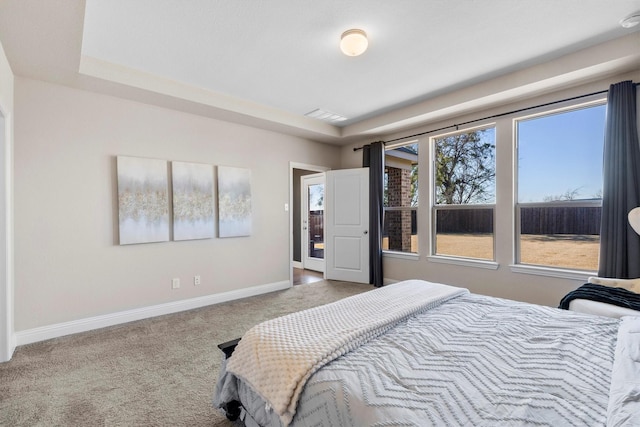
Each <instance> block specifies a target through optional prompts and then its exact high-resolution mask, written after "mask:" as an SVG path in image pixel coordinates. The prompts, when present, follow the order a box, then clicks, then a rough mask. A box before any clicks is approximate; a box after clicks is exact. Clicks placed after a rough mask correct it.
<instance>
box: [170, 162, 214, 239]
mask: <svg viewBox="0 0 640 427" xmlns="http://www.w3.org/2000/svg"><path fill="white" fill-rule="evenodd" d="M171 176H172V182H173V240H193V239H209V238H212V237H215V236H214V228H215V226H214V223H213V221H214V219H213V166H211V165H205V164H202V163H185V162H171Z"/></svg>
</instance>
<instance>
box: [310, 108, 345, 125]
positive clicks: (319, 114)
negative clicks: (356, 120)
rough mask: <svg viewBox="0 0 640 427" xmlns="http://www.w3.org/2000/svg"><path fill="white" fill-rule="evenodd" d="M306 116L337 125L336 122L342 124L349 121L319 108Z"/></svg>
mask: <svg viewBox="0 0 640 427" xmlns="http://www.w3.org/2000/svg"><path fill="white" fill-rule="evenodd" d="M305 116H307V117H311V118H312V119H318V120H322V121H323V122H329V123H336V122H342V121H345V120H347V118H346V117H343V116H341V115H339V114H334V113H330V112H328V111H324V110H321V109H320V108H317V109H315V110H313V111H311V112H309V113H307V114H305Z"/></svg>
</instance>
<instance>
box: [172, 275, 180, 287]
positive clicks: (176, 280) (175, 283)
mask: <svg viewBox="0 0 640 427" xmlns="http://www.w3.org/2000/svg"><path fill="white" fill-rule="evenodd" d="M179 287H180V279H179V278H178V277H174V278H173V279H171V289H178V288H179Z"/></svg>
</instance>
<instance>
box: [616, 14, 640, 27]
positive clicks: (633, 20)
mask: <svg viewBox="0 0 640 427" xmlns="http://www.w3.org/2000/svg"><path fill="white" fill-rule="evenodd" d="M638 24H640V12H635V13H632V14H631V15H629V16H627V17H626V18H624V19H622V20H620V25H621V26H622V28H631V27H635V26H636V25H638Z"/></svg>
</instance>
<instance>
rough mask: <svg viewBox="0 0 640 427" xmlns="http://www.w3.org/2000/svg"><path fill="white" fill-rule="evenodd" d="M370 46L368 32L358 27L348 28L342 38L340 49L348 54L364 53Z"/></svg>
mask: <svg viewBox="0 0 640 427" xmlns="http://www.w3.org/2000/svg"><path fill="white" fill-rule="evenodd" d="M367 46H369V41H368V40H367V33H365V32H364V31H362V30H358V29H355V28H354V29H351V30H347V31H345V32H344V33H342V37H341V38H340V49H341V50H342V53H344V54H345V55H347V56H358V55H362V54H363V53H364V51H365V50H367Z"/></svg>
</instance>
